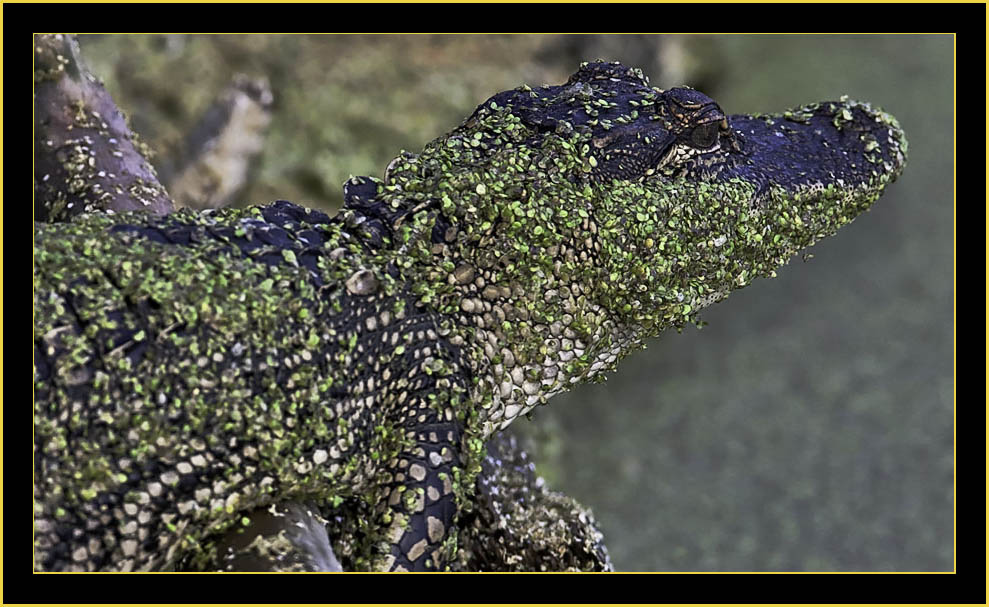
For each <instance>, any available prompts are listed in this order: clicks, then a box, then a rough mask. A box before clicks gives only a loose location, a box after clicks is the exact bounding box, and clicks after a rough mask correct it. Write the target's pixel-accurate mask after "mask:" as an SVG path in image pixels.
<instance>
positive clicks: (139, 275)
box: [34, 62, 907, 571]
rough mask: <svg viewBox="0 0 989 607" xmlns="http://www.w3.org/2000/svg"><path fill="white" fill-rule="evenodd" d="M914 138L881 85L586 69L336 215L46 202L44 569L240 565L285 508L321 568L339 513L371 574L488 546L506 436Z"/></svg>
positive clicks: (404, 168) (887, 177) (834, 225)
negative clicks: (855, 88) (791, 88)
mask: <svg viewBox="0 0 989 607" xmlns="http://www.w3.org/2000/svg"><path fill="white" fill-rule="evenodd" d="M906 152H907V142H906V138H905V136H904V133H903V130H902V129H901V128H900V126H899V125H898V123H897V121H896V120H895V118H893V117H892V116H891V115H890V114H888V113H886V112H884V111H882V110H881V109H878V108H875V107H872V106H870V105H869V104H867V103H861V102H856V101H852V100H850V99H847V98H844V97H842V98H841V99H840V100H838V101H828V102H821V103H814V104H809V105H805V106H802V107H799V108H796V109H793V110H790V111H787V112H784V113H781V114H773V115H727V114H725V113H724V112H723V111H722V109H721V108H720V107H719V105H718V104H717V103H716V102H715V101H714V100H712V99H711V98H709V97H708V96H706V95H704V94H703V93H701V92H699V91H696V90H693V89H691V88H688V87H676V88H670V89H667V90H661V89H658V88H653V87H650V86H649V83H648V80H647V79H646V78H645V77H644V76H643V74H642V73H641V71H639V70H636V69H631V68H627V67H625V66H622V65H621V64H618V63H605V62H592V63H584V64H582V65H581V66H580V68H579V70H578V71H577V72H576V73H575V74H573V75H572V76H571V77H570V78H569V80H568V81H567V82H566V83H565V84H563V85H559V86H542V87H538V88H530V87H528V86H522V87H519V88H516V89H513V90H510V91H504V92H501V93H498V94H496V95H494V96H493V97H491V98H490V99H488V100H487V101H485V102H484V103H483V104H481V105H480V106H478V107H477V109H476V110H475V111H474V112H473V114H471V115H470V116H469V117H468V118H467V119H466V120H465V121H464V122H463V123H462V124H461V125H460V126H459V127H457V128H456V129H454V130H453V131H452V132H450V133H449V134H447V135H446V136H443V137H441V138H439V139H436V140H435V141H433V142H431V143H429V144H428V145H426V146H425V148H424V149H423V150H422V152H421V153H419V154H412V153H407V152H403V153H401V154H400V155H399V156H398V157H396V158H395V159H394V160H392V161H391V163H389V164H388V166H387V168H386V170H385V172H384V176H383V178H382V179H377V178H372V177H352V178H350V179H349V180H348V181H347V182H346V183H345V184H344V188H343V192H344V207H343V209H342V210H341V211H340V212H339V213H338V214H336V215H335V216H332V217H331V216H328V215H326V214H324V213H322V212H319V211H314V210H307V209H305V208H302V207H300V206H297V205H294V204H292V203H290V202H286V201H277V202H274V203H271V204H268V205H266V206H254V207H249V208H246V209H222V210H213V211H203V212H196V211H192V210H182V211H178V212H175V213H172V214H170V215H167V216H165V217H156V216H152V215H150V214H148V213H143V212H140V211H137V212H126V213H117V214H97V213H90V214H84V215H81V216H79V217H77V218H76V219H75V220H73V221H71V222H67V223H59V224H41V223H36V224H35V248H34V262H35V265H34V344H35V351H34V391H35V392H34V422H35V452H34V483H35V485H34V503H35V509H34V513H35V543H34V547H35V568H36V569H38V570H123V571H128V570H175V569H197V570H204V569H205V570H212V569H223V568H224V567H225V563H226V564H229V563H230V562H231V559H232V558H235V557H236V553H237V551H238V550H242V549H243V546H244V543H245V542H244V541H241V543H240V544H238V539H240V540H243V539H244V538H248V539H249V538H251V537H255V536H256V539H258V540H259V539H263V538H264V537H265V536H264V533H265V532H261V533H260V534H254V535H251V534H249V533H248V534H247V535H245V533H246V531H247V530H251V529H254V528H257V527H258V526H259V525H260V526H261V527H264V526H265V525H268V524H269V523H271V521H273V520H275V521H276V527H277V519H278V518H279V517H282V518H284V519H286V520H288V521H290V523H289V524H288V525H283V526H282V527H281V529H280V530H278V531H277V532H272V533H271V534H269V537H275V536H277V539H278V540H279V541H280V542H281V543H279V541H271V542H268V543H266V544H265V543H264V542H261V543H260V544H259V542H258V541H252V542H249V543H250V545H251V546H252V547H253V549H254V553H255V555H260V557H263V558H268V559H269V560H275V561H284V562H285V563H288V562H292V563H294V565H293V566H298V567H301V568H303V569H306V568H309V569H321V568H332V564H331V563H329V562H328V559H329V558H330V557H329V556H327V557H326V558H324V557H323V556H319V557H316V556H313V555H314V554H315V553H317V552H319V553H320V554H321V555H322V554H323V553H324V552H325V549H326V548H328V545H327V541H326V540H324V539H321V538H325V534H326V530H327V529H329V530H330V531H331V533H332V534H334V535H335V536H337V535H338V534H343V535H345V536H347V537H348V538H351V539H352V541H349V543H348V546H349V548H348V549H347V551H348V559H349V562H350V563H351V566H352V567H353V568H355V569H370V570H393V571H403V570H408V571H424V570H444V569H458V568H466V567H468V566H470V565H469V564H468V563H471V562H473V563H475V565H476V566H479V567H480V566H483V563H481V562H480V561H478V560H477V559H475V560H474V561H471V560H470V559H468V558H467V557H466V556H465V554H467V553H469V552H470V550H465V548H464V547H465V545H467V544H470V543H471V540H470V539H469V536H470V534H469V529H470V528H471V524H468V523H466V522H465V521H469V520H470V516H471V515H470V512H471V511H472V509H473V506H474V504H475V502H476V501H477V500H478V499H479V493H477V491H476V487H477V486H478V482H477V481H478V480H479V479H480V478H482V477H483V476H484V475H483V474H482V464H483V463H484V461H485V444H486V442H487V441H489V439H491V438H492V437H495V436H496V435H497V434H498V432H499V431H500V430H502V429H504V428H506V427H508V426H509V425H510V424H511V423H512V421H513V420H515V419H517V418H518V417H520V416H522V415H526V414H527V413H529V412H530V411H532V410H533V408H535V407H536V406H538V405H541V404H543V403H545V402H546V401H547V399H549V398H550V397H552V396H553V395H555V394H558V393H560V392H563V391H565V390H569V389H570V388H572V387H574V386H575V385H577V384H580V383H583V382H587V381H600V380H601V379H603V377H604V374H605V373H606V372H608V371H611V370H613V369H614V368H615V365H616V363H617V361H618V360H619V359H621V358H622V357H623V356H624V355H626V354H627V353H629V352H631V351H633V350H635V349H637V348H641V347H643V344H644V341H645V340H646V339H648V338H650V337H654V336H656V335H658V334H659V333H661V332H662V331H664V330H666V329H671V328H672V329H677V330H679V329H681V328H682V327H683V326H685V325H686V324H690V323H699V322H700V321H699V319H698V312H699V311H701V310H702V309H704V308H705V307H707V306H709V305H711V304H713V303H715V302H718V301H720V300H722V299H724V298H725V297H727V296H728V294H729V293H730V292H731V291H733V290H735V289H739V288H742V287H745V286H747V285H749V284H750V283H751V282H752V281H753V280H755V279H756V278H758V277H772V276H774V275H775V270H776V269H777V268H779V267H780V266H782V265H784V264H786V263H787V262H788V260H789V259H790V258H791V257H793V256H794V255H796V254H797V253H799V252H801V251H802V250H804V249H805V248H807V247H809V246H811V245H813V244H814V243H815V242H817V241H819V240H820V239H822V238H824V237H826V236H829V235H831V234H833V233H834V232H835V231H837V230H838V228H840V227H841V226H843V225H845V224H848V223H849V222H851V221H852V220H853V219H854V218H855V217H856V216H858V215H859V214H861V213H862V212H864V211H866V210H867V209H869V208H870V206H871V205H872V204H873V203H874V202H875V201H876V200H877V199H878V198H879V197H880V196H881V194H882V193H883V192H884V190H885V189H886V187H887V186H888V185H889V184H890V183H891V182H893V181H894V180H895V179H896V178H897V177H898V176H899V175H900V174H901V172H902V170H903V167H904V164H905V162H906ZM490 461H491V460H490V458H489V462H490ZM524 482H525V481H523V484H524ZM341 508H343V509H348V508H349V510H347V511H348V512H351V513H357V515H356V516H355V517H354V518H352V519H351V520H347V521H343V522H340V520H339V518H337V519H336V522H334V512H336V511H340V510H339V509H341ZM581 516H582V515H581ZM476 520H477V519H476V517H475V522H476ZM259 521H265V522H264V523H263V524H262V523H260V522H259ZM300 521H301V522H300ZM323 524H325V526H324V525H323ZM288 527H291V528H298V529H303V531H302V532H301V533H300V532H297V533H294V534H293V533H291V532H287V531H286V529H287V528H288ZM578 535H579V534H578ZM314 538H315V539H314ZM475 539H476V538H475ZM585 539H586V542H587V544H586V545H587V547H588V548H587V553H588V554H595V555H597V556H596V558H597V559H598V560H599V561H603V560H606V558H607V557H606V555H604V556H602V554H601V552H600V551H599V550H598V548H597V545H596V542H597V539H595V538H586V537H585ZM313 543H316V544H320V545H321V547H319V548H313V547H312V544H313ZM523 543H524V542H523ZM261 544H264V545H263V546H262V545H261ZM475 544H476V542H475ZM506 545H507V544H506ZM293 552H294V553H300V552H301V553H303V555H302V556H298V554H296V556H295V557H293ZM293 559H294V560H293ZM591 560H593V558H592V559H591ZM300 563H301V564H300ZM276 568H277V567H276Z"/></svg>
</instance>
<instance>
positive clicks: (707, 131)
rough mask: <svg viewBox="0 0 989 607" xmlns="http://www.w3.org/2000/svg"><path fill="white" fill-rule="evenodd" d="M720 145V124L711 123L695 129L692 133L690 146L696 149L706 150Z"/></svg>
mask: <svg viewBox="0 0 989 607" xmlns="http://www.w3.org/2000/svg"><path fill="white" fill-rule="evenodd" d="M717 143H718V124H717V123H716V122H709V123H707V124H702V125H700V126H699V127H697V128H695V129H694V130H693V131H691V133H690V145H692V146H694V147H695V148H698V149H702V150H706V149H707V148H711V147H714V145H715V144H717Z"/></svg>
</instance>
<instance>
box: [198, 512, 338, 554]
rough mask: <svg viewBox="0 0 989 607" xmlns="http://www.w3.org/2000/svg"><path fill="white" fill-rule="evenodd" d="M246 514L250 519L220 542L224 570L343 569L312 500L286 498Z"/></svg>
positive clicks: (218, 545) (324, 521)
mask: <svg viewBox="0 0 989 607" xmlns="http://www.w3.org/2000/svg"><path fill="white" fill-rule="evenodd" d="M244 518H245V520H249V521H250V522H249V523H247V524H246V525H245V526H244V527H239V528H237V529H236V530H233V531H230V532H228V533H227V534H226V535H224V536H223V537H222V538H221V539H220V540H218V541H217V543H216V549H217V554H218V555H219V561H220V568H221V569H222V570H223V571H343V568H342V567H341V566H340V562H339V561H338V560H337V558H336V555H334V554H333V547H332V546H331V545H330V538H329V536H327V534H326V520H325V519H323V517H321V516H320V515H319V511H318V510H317V509H316V507H315V506H313V505H312V504H302V503H299V502H286V503H283V504H278V505H272V506H271V507H270V508H268V509H262V508H259V509H257V510H254V511H252V512H250V513H248V514H246V515H245V517H244Z"/></svg>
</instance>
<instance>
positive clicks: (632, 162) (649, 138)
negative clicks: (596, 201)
mask: <svg viewBox="0 0 989 607" xmlns="http://www.w3.org/2000/svg"><path fill="white" fill-rule="evenodd" d="M592 144H593V146H592V147H591V148H590V150H589V151H588V152H587V154H588V156H589V157H590V158H589V159H588V161H589V164H590V166H591V171H590V173H591V177H592V178H593V179H594V180H595V181H598V182H601V181H609V180H611V179H628V180H635V179H639V178H641V177H646V176H648V175H651V174H652V172H653V171H654V170H655V169H657V168H659V167H661V166H662V165H663V164H665V163H666V162H667V161H668V160H669V159H670V158H671V157H672V152H673V147H674V145H675V144H676V137H675V136H674V135H673V133H670V132H669V131H667V130H665V129H662V128H659V127H655V128H651V129H647V130H642V129H640V128H636V127H634V126H629V127H626V128H623V129H611V130H610V131H607V134H605V135H604V136H602V137H595V138H594V139H593V140H592Z"/></svg>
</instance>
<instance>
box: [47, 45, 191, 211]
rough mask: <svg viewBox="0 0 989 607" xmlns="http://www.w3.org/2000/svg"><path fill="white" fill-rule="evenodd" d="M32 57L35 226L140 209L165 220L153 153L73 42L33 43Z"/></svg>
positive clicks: (166, 202)
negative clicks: (89, 68) (132, 127)
mask: <svg viewBox="0 0 989 607" xmlns="http://www.w3.org/2000/svg"><path fill="white" fill-rule="evenodd" d="M34 57H35V65H34V68H35V71H34V85H35V87H34V94H35V98H34V101H35V106H34V107H35V109H34V111H35V116H34V121H35V122H34V125H35V131H34V135H35V146H34V189H35V202H34V213H35V219H36V220H38V221H64V220H67V219H70V218H72V217H74V216H76V215H79V214H82V213H86V212H92V211H111V212H122V211H130V210H137V209H143V210H146V211H149V212H151V213H154V214H156V215H165V214H168V213H170V212H171V211H172V209H173V208H174V205H173V204H172V200H171V198H169V196H168V193H167V192H166V191H165V188H164V186H162V185H161V183H160V182H159V181H158V177H157V175H156V173H155V170H154V167H152V166H151V163H150V162H148V159H149V158H150V157H151V150H150V149H148V148H147V146H145V145H144V144H142V143H141V141H140V140H139V139H138V137H137V135H136V134H135V133H133V132H132V131H131V130H130V128H128V126H127V122H126V119H125V117H124V115H123V113H122V112H121V111H120V110H119V109H118V108H117V106H116V104H115V103H114V102H113V99H112V98H111V97H110V94H109V93H108V92H107V91H106V89H105V88H104V87H103V85H102V84H101V83H100V82H99V81H98V80H97V79H96V77H94V76H93V75H92V74H91V73H90V72H89V70H88V69H87V68H86V66H85V64H84V62H83V60H82V56H81V54H80V51H79V44H78V42H77V41H76V39H75V38H74V37H72V36H66V35H61V34H47V35H40V36H36V37H35V49H34Z"/></svg>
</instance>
